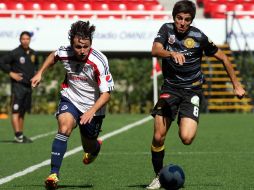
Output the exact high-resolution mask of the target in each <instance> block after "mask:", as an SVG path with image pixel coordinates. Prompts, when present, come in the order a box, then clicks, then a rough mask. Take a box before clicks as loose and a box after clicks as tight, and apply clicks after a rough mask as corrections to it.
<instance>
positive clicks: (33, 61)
mask: <svg viewBox="0 0 254 190" xmlns="http://www.w3.org/2000/svg"><path fill="white" fill-rule="evenodd" d="M31 61H32V63H35V55H31Z"/></svg>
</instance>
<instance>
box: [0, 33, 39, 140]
mask: <svg viewBox="0 0 254 190" xmlns="http://www.w3.org/2000/svg"><path fill="white" fill-rule="evenodd" d="M19 40H20V45H19V46H18V47H17V48H16V49H14V50H12V51H11V52H9V53H8V54H6V55H4V56H3V57H1V58H0V69H2V70H3V71H4V72H6V73H7V74H9V76H10V78H11V109H12V116H11V122H12V127H13V130H14V135H15V136H14V142H17V143H31V142H32V140H31V139H29V138H28V137H26V136H25V135H24V134H23V130H24V117H25V113H26V112H30V109H31V101H32V88H31V82H30V80H31V78H32V77H33V75H34V74H35V70H36V68H37V67H38V59H37V55H36V52H35V51H34V50H33V49H31V48H30V47H29V45H30V42H31V34H30V33H29V32H28V31H23V32H22V33H21V34H20V38H19Z"/></svg>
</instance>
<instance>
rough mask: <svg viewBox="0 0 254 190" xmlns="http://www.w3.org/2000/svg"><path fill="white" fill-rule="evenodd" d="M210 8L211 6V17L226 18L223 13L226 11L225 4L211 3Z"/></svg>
mask: <svg viewBox="0 0 254 190" xmlns="http://www.w3.org/2000/svg"><path fill="white" fill-rule="evenodd" d="M210 8H211V17H212V18H226V15H225V14H224V13H226V12H227V5H225V4H212V5H211V7H210Z"/></svg>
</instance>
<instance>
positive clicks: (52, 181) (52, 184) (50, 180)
mask: <svg viewBox="0 0 254 190" xmlns="http://www.w3.org/2000/svg"><path fill="white" fill-rule="evenodd" d="M58 181H59V179H58V177H57V174H56V173H53V174H50V175H49V176H48V177H47V179H46V180H45V187H46V189H47V190H55V189H57V183H58Z"/></svg>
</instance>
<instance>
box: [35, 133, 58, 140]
mask: <svg viewBox="0 0 254 190" xmlns="http://www.w3.org/2000/svg"><path fill="white" fill-rule="evenodd" d="M56 133H57V131H51V132H49V133H44V134H41V135H37V136H34V137H31V140H32V141H34V140H37V139H40V138H43V137H46V136H49V135H53V134H56Z"/></svg>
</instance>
